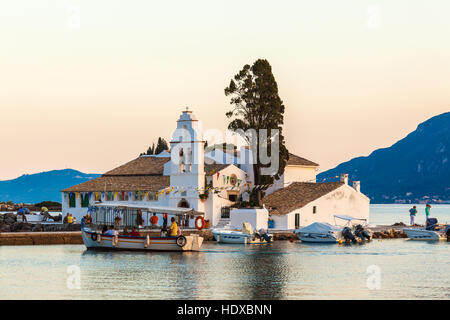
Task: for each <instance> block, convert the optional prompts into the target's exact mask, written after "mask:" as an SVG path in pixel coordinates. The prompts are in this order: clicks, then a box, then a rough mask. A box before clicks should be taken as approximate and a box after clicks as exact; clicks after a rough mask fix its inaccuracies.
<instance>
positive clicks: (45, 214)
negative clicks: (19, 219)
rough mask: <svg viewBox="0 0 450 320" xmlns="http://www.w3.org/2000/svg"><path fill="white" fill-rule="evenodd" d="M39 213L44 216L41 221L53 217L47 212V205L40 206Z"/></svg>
mask: <svg viewBox="0 0 450 320" xmlns="http://www.w3.org/2000/svg"><path fill="white" fill-rule="evenodd" d="M40 214H41V215H43V216H44V217H43V218H42V221H47V219H48V218H50V219H53V217H52V216H51V215H50V214H49V213H48V209H47V207H42V208H41V212H40ZM53 220H54V219H53Z"/></svg>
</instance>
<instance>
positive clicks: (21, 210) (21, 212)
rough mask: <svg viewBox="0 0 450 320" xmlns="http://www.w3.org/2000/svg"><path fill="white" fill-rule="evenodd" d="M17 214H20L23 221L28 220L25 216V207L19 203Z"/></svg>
mask: <svg viewBox="0 0 450 320" xmlns="http://www.w3.org/2000/svg"><path fill="white" fill-rule="evenodd" d="M17 214H18V215H20V216H22V219H23V222H28V220H27V217H26V216H25V209H24V208H23V206H22V205H21V206H20V208H19V210H18V211H17Z"/></svg>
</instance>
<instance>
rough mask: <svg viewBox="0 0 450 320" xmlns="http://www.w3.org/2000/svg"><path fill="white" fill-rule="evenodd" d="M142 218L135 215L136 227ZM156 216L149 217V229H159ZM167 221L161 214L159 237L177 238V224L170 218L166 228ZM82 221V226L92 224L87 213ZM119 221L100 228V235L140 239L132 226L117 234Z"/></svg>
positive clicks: (164, 215)
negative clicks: (161, 222)
mask: <svg viewBox="0 0 450 320" xmlns="http://www.w3.org/2000/svg"><path fill="white" fill-rule="evenodd" d="M71 217H72V215H71V214H67V216H66V217H64V221H66V218H67V220H69V218H71ZM140 217H141V218H142V215H141V214H139V213H138V215H137V219H136V224H137V225H142V220H141V219H139V218H140ZM158 220H159V219H158V216H157V215H156V213H153V215H152V216H151V217H150V224H151V225H150V227H151V228H159V226H158ZM167 220H168V215H167V213H164V214H163V224H162V226H161V236H166V237H178V236H180V235H181V229H180V228H179V227H178V224H177V222H176V220H175V218H174V217H172V218H171V219H170V222H171V224H170V226H169V227H168V226H167ZM83 221H84V224H91V223H92V217H91V215H90V213H87V214H86V215H85V216H84V217H83ZM120 221H121V218H120V217H116V218H115V219H114V225H110V226H106V225H104V226H103V228H102V234H104V235H109V236H116V235H123V236H131V237H142V235H141V233H140V232H139V231H138V229H137V228H136V227H135V226H133V227H132V229H131V232H130V231H128V228H127V227H126V226H125V227H124V228H123V231H121V232H119V231H117V229H119V225H120Z"/></svg>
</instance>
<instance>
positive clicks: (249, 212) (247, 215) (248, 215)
mask: <svg viewBox="0 0 450 320" xmlns="http://www.w3.org/2000/svg"><path fill="white" fill-rule="evenodd" d="M268 219H269V212H268V211H267V209H233V210H231V213H230V225H231V226H232V227H233V228H238V229H240V228H242V224H243V223H244V222H249V223H250V224H251V225H252V227H253V228H254V229H256V230H259V229H261V228H264V229H266V230H267V222H268Z"/></svg>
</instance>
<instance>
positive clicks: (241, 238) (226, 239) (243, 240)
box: [212, 231, 268, 244]
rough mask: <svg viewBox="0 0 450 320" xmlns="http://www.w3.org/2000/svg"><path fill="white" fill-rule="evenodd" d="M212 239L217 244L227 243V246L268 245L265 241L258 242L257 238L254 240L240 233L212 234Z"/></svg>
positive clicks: (214, 232) (248, 235)
mask: <svg viewBox="0 0 450 320" xmlns="http://www.w3.org/2000/svg"><path fill="white" fill-rule="evenodd" d="M212 234H213V236H214V239H216V241H217V242H219V243H229V244H264V243H268V242H267V241H265V240H260V239H259V238H254V239H253V237H252V235H250V234H244V233H241V232H219V231H213V232H212Z"/></svg>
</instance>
